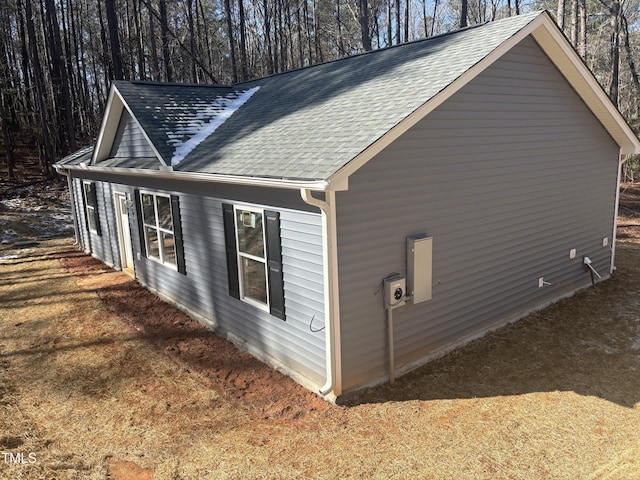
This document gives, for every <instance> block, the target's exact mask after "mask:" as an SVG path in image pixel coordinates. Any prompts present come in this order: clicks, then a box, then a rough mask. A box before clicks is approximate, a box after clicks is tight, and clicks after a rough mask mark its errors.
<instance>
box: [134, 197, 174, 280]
mask: <svg viewBox="0 0 640 480" xmlns="http://www.w3.org/2000/svg"><path fill="white" fill-rule="evenodd" d="M136 197H137V198H138V204H137V205H138V225H139V227H140V243H141V247H142V250H143V252H144V255H145V256H146V257H147V258H151V259H153V260H156V261H158V262H160V263H162V264H163V265H169V266H171V267H173V268H175V269H176V270H178V271H179V272H180V273H183V274H184V273H186V271H185V265H184V251H183V248H184V247H183V244H182V228H181V225H180V204H179V198H178V197H177V196H175V195H165V194H160V193H149V192H138V193H137V195H136Z"/></svg>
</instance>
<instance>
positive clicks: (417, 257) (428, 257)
mask: <svg viewBox="0 0 640 480" xmlns="http://www.w3.org/2000/svg"><path fill="white" fill-rule="evenodd" d="M432 262H433V237H430V236H428V235H427V234H426V233H421V234H418V235H411V236H410V237H407V293H408V294H409V295H411V297H412V300H413V303H420V302H426V301H427V300H431V287H432V270H433V265H432Z"/></svg>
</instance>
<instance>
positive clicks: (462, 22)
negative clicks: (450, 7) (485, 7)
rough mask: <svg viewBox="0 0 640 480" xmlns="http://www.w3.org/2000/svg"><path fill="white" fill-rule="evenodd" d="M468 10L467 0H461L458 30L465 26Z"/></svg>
mask: <svg viewBox="0 0 640 480" xmlns="http://www.w3.org/2000/svg"><path fill="white" fill-rule="evenodd" d="M468 10H469V4H468V2H467V0H462V6H461V7H460V28H464V27H466V26H467V15H468Z"/></svg>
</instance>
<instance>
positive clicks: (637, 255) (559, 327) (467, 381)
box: [348, 243, 640, 408]
mask: <svg viewBox="0 0 640 480" xmlns="http://www.w3.org/2000/svg"><path fill="white" fill-rule="evenodd" d="M617 255H618V257H617V258H618V264H619V268H618V269H617V271H616V272H615V273H614V275H613V277H612V278H611V279H610V280H608V281H605V282H603V283H600V284H597V285H596V286H595V287H593V288H589V289H587V290H584V291H582V292H579V293H578V294H576V295H574V296H573V297H571V298H568V299H564V300H561V301H560V302H558V303H556V304H553V305H551V306H550V307H547V308H546V309H544V310H542V311H540V312H537V313H534V314H532V315H530V316H528V317H526V318H524V319H522V320H520V321H518V322H516V323H513V324H510V325H508V326H506V327H504V328H502V329H499V330H497V331H495V332H491V333H489V334H488V335H486V336H485V337H483V338H481V339H478V340H476V341H474V342H472V343H470V344H468V345H466V346H464V347H461V348H459V349H457V350H455V351H453V352H452V353H450V354H448V355H446V356H444V357H442V358H440V359H437V360H434V361H432V362H430V363H429V364H427V365H425V366H423V367H421V368H419V369H417V370H414V371H412V372H410V373H409V374H407V375H405V376H403V377H401V378H399V379H397V380H396V382H395V384H394V385H389V384H388V383H387V384H385V385H382V386H379V387H376V388H371V389H368V390H366V391H363V392H360V394H358V395H357V396H354V397H353V398H351V399H350V400H349V401H348V404H349V405H354V404H358V403H379V402H386V401H406V400H435V399H461V398H479V397H495V396H505V395H521V394H526V393H533V392H553V391H573V392H576V393H578V394H580V395H584V396H596V397H599V398H603V399H605V400H608V401H611V402H615V403H617V404H619V405H622V406H625V407H630V408H632V407H634V406H635V405H636V404H637V403H638V402H640V299H638V285H640V245H638V244H637V243H619V244H618V251H617Z"/></svg>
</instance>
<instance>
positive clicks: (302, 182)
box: [55, 164, 331, 191]
mask: <svg viewBox="0 0 640 480" xmlns="http://www.w3.org/2000/svg"><path fill="white" fill-rule="evenodd" d="M55 167H56V170H58V171H76V172H91V173H97V174H102V175H108V176H111V177H129V178H131V177H138V178H154V179H164V180H184V181H191V182H206V183H224V184H231V185H245V186H253V187H264V188H280V189H286V190H300V189H302V188H304V189H308V190H313V191H326V190H330V189H331V188H330V182H329V181H327V180H306V179H287V178H268V177H247V176H241V175H224V174H216V173H200V172H181V171H175V170H171V169H168V168H161V169H160V170H147V169H140V168H122V167H100V166H96V165H86V164H85V165H56V166H55Z"/></svg>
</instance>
